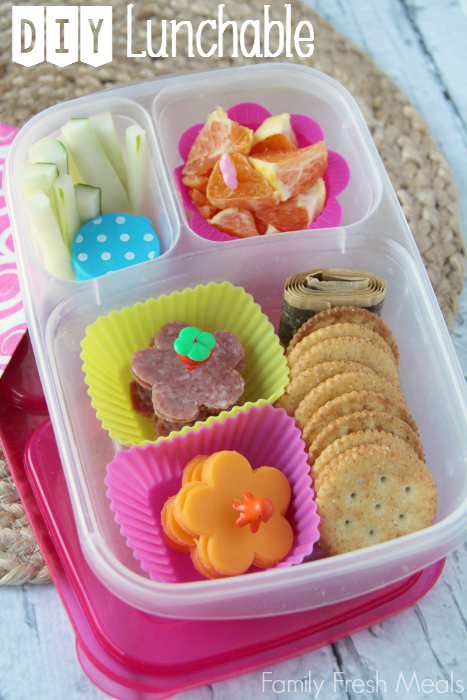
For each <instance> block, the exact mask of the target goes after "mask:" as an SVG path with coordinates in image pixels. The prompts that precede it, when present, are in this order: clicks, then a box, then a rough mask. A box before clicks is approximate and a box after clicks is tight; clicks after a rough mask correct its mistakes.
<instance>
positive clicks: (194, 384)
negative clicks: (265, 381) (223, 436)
mask: <svg viewBox="0 0 467 700" xmlns="http://www.w3.org/2000/svg"><path fill="white" fill-rule="evenodd" d="M182 329H185V330H186V332H187V333H188V338H186V340H189V338H190V336H191V338H192V339H194V337H195V335H194V334H193V333H192V331H193V330H194V331H198V329H193V328H191V327H190V326H188V324H187V323H184V322H183V321H172V322H171V323H166V324H165V326H163V327H162V328H161V330H160V331H159V333H157V335H155V336H154V338H153V339H152V341H151V345H152V347H149V348H143V349H141V350H137V351H136V352H135V353H134V354H133V356H132V358H131V371H132V374H133V376H134V378H135V379H136V381H137V382H138V384H140V385H141V386H142V387H144V388H145V389H150V390H151V395H152V403H153V407H154V412H155V414H156V416H158V417H159V418H162V419H165V420H169V421H180V422H182V421H184V422H188V421H193V420H196V419H197V417H198V415H199V412H200V409H201V408H202V407H206V408H208V409H211V410H217V411H224V410H229V409H230V408H231V407H232V406H233V405H234V404H235V403H236V402H237V401H238V400H239V399H240V397H241V395H242V394H243V389H244V386H245V382H244V381H243V378H242V377H241V375H240V374H239V372H237V370H236V369H235V368H236V367H237V366H238V365H239V363H240V362H241V361H242V360H243V355H244V352H243V348H242V345H241V343H240V340H239V339H238V337H237V336H236V335H235V334H234V333H229V332H228V331H215V332H214V333H213V334H212V336H211V337H212V338H213V340H214V341H215V345H214V348H213V350H212V356H211V358H210V360H209V362H206V363H201V364H200V365H199V366H197V367H196V369H195V370H194V371H191V370H190V369H188V367H187V366H184V365H183V364H182V363H181V362H180V359H179V358H178V356H177V352H176V350H175V348H174V344H175V341H176V340H177V338H179V336H180V332H181V331H182ZM190 329H191V330H190ZM199 332H200V333H201V336H199V337H204V335H206V336H210V335H211V334H210V333H206V334H203V332H202V331H199ZM196 337H198V336H196ZM182 338H183V336H182ZM183 340H184V341H185V339H184V338H183ZM207 342H212V341H207V340H203V343H204V345H205V347H207V345H206V343H207ZM190 343H191V344H195V343H193V342H192V340H191V341H190ZM196 344H197V343H196ZM185 349H186V348H185Z"/></svg>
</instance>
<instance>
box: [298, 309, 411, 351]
mask: <svg viewBox="0 0 467 700" xmlns="http://www.w3.org/2000/svg"><path fill="white" fill-rule="evenodd" d="M334 323H358V324H360V325H361V326H366V327H367V328H370V329H371V330H372V331H374V332H375V333H378V335H380V336H381V337H382V338H383V339H384V340H385V341H386V343H387V344H388V345H389V347H390V348H391V350H392V351H393V353H394V357H395V358H396V362H397V364H399V349H398V347H397V343H396V339H395V338H394V336H393V334H392V331H391V329H390V328H389V326H388V325H387V324H386V323H384V321H383V320H382V319H381V318H379V316H376V314H373V313H372V312H371V311H367V310H366V309H360V308H358V307H356V306H335V307H334V308H332V309H326V310H325V311H321V312H320V313H319V314H316V316H313V317H312V318H310V319H308V321H306V322H305V323H304V324H303V326H301V328H299V329H298V331H297V332H296V333H295V335H294V337H293V338H292V340H291V341H290V343H289V345H288V348H287V354H288V353H289V352H290V351H291V350H292V348H294V347H295V346H296V345H297V343H299V342H300V341H301V340H303V338H305V336H307V335H309V334H310V333H313V331H316V330H318V329H319V328H325V327H326V326H331V325H333V324H334Z"/></svg>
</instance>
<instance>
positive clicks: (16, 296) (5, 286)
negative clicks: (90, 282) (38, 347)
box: [0, 124, 26, 376]
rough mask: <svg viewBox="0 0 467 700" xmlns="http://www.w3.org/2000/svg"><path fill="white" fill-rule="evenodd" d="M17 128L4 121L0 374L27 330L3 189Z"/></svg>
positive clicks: (0, 148)
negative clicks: (6, 164) (11, 146)
mask: <svg viewBox="0 0 467 700" xmlns="http://www.w3.org/2000/svg"><path fill="white" fill-rule="evenodd" d="M17 131H18V129H15V128H14V127H12V126H7V125H6V124H0V376H1V375H2V374H3V371H4V370H5V367H6V366H7V365H8V362H9V361H10V359H11V356H12V355H13V353H14V351H15V349H16V346H17V345H18V343H19V341H20V340H21V338H22V336H23V334H24V332H25V331H26V322H25V319H24V311H23V304H22V301H21V294H20V291H19V283H18V274H17V270H16V256H15V251H14V249H13V236H12V235H11V228H10V221H9V219H8V213H7V210H6V203H5V197H4V190H3V170H4V164H5V159H6V155H7V153H8V149H9V147H10V144H11V142H12V141H13V139H14V137H15V135H16V132H17Z"/></svg>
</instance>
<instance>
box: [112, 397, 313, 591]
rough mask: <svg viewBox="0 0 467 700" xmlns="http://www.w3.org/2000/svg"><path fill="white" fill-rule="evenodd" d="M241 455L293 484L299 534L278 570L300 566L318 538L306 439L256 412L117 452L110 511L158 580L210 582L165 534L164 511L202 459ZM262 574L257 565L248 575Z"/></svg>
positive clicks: (270, 413) (272, 411)
mask: <svg viewBox="0 0 467 700" xmlns="http://www.w3.org/2000/svg"><path fill="white" fill-rule="evenodd" d="M221 450H235V451H236V452H239V453H240V454H242V455H244V456H245V457H246V458H247V459H248V461H249V462H250V464H251V466H252V467H253V469H257V468H258V467H261V466H270V467H275V468H276V469H280V470H281V471H282V472H283V473H284V474H285V476H286V477H287V479H288V480H289V483H290V486H291V489H292V498H291V502H290V506H289V510H288V511H287V516H286V517H287V519H288V520H289V522H290V524H291V525H292V528H293V531H294V540H293V545H292V549H291V550H290V552H289V554H288V555H287V557H286V558H285V559H284V560H283V561H281V562H280V563H279V564H278V565H277V566H278V567H285V566H292V565H293V564H300V563H301V562H302V561H303V559H304V558H305V557H307V556H309V555H310V554H311V553H312V551H313V545H314V544H315V543H316V542H317V541H318V539H319V531H318V524H319V516H318V514H317V506H316V503H315V501H314V492H313V490H312V488H311V478H310V476H309V471H310V467H309V465H308V463H307V455H306V452H305V444H304V442H303V440H302V437H301V433H300V431H299V430H298V428H297V427H296V425H295V421H294V420H293V419H292V418H290V417H289V416H288V415H287V414H286V412H285V411H284V410H283V409H277V408H274V407H273V406H271V405H270V404H267V405H265V406H261V407H256V406H253V407H251V408H249V409H248V410H247V411H240V412H239V413H237V414H236V415H235V416H228V417H227V418H225V419H224V420H223V421H222V422H221V423H219V422H214V423H212V424H211V425H209V426H204V427H202V428H200V429H199V430H196V431H190V432H188V433H186V434H185V435H179V436H176V437H174V438H172V440H162V441H161V442H159V443H157V444H153V443H149V444H147V445H145V446H144V447H139V446H134V447H132V448H131V449H130V450H128V451H127V452H124V451H122V452H118V453H117V455H116V457H115V459H114V460H113V462H111V463H110V464H109V465H108V466H107V476H106V479H105V483H106V485H107V486H108V490H107V496H108V498H109V499H110V501H111V505H110V508H111V510H112V511H113V512H114V513H115V520H116V522H117V523H118V524H119V525H120V532H121V533H122V535H123V536H124V537H125V538H126V541H127V544H128V546H129V547H130V548H131V549H132V550H133V552H134V556H135V558H136V559H138V561H140V562H141V567H142V569H143V570H144V571H147V572H148V573H149V576H150V577H151V578H152V579H153V580H155V581H161V582H165V583H183V582H188V581H201V580H205V579H203V577H202V576H201V575H200V574H198V572H197V571H196V570H195V568H194V566H193V564H192V561H191V557H190V556H189V554H183V553H180V552H176V551H175V550H174V549H172V547H170V546H169V545H168V544H166V542H165V540H164V538H163V535H162V526H161V511H162V507H163V505H164V503H165V501H166V500H167V498H169V497H170V496H173V495H174V494H176V493H177V492H178V490H179V489H180V486H181V480H182V472H183V469H184V467H185V466H186V465H187V464H188V462H189V461H190V460H191V459H193V457H196V456H197V455H199V454H205V455H210V454H213V453H214V452H219V451H221ZM255 571H256V572H258V571H260V569H256V568H255V567H252V568H251V569H250V571H249V572H248V573H253V572H255Z"/></svg>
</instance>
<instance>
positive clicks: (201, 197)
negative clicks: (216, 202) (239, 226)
mask: <svg viewBox="0 0 467 700" xmlns="http://www.w3.org/2000/svg"><path fill="white" fill-rule="evenodd" d="M190 196H191V199H192V200H193V202H194V203H195V204H196V208H197V209H198V211H199V213H200V214H201V216H202V217H203V219H210V218H211V216H214V214H215V213H216V211H217V208H216V207H214V206H213V205H212V204H211V202H210V201H209V200H208V199H207V197H206V195H205V194H204V192H201V191H200V190H191V191H190Z"/></svg>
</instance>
